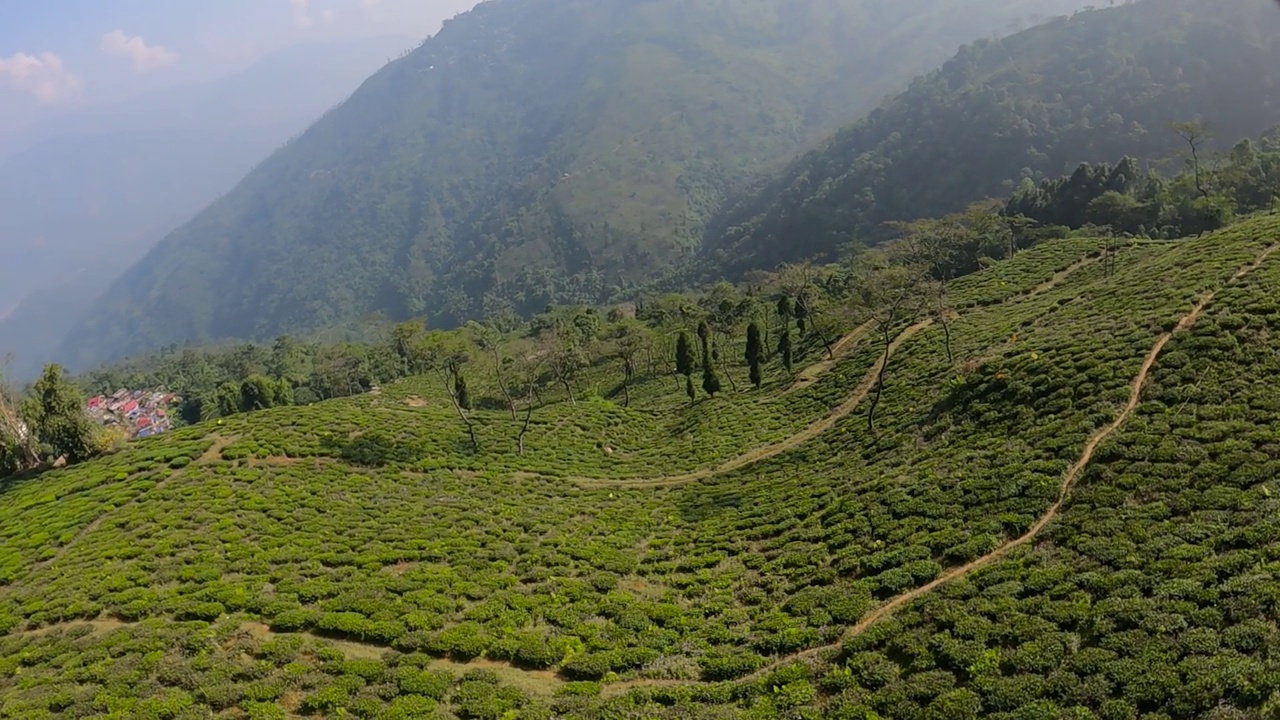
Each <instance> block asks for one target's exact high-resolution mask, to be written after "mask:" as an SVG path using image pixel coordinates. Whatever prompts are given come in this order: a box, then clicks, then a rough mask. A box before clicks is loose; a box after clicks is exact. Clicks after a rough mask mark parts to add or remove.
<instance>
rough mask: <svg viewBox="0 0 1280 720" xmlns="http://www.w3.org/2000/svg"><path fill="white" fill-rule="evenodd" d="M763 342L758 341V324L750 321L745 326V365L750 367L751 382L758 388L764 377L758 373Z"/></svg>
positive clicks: (762, 354) (761, 358)
mask: <svg viewBox="0 0 1280 720" xmlns="http://www.w3.org/2000/svg"><path fill="white" fill-rule="evenodd" d="M763 356H764V344H763V343H761V341H760V326H759V325H757V324H755V323H751V324H750V325H748V326H747V355H746V360H747V365H748V366H749V367H750V368H751V384H752V385H755V386H756V389H757V390H759V389H760V385H761V384H762V383H763V382H764V378H763V376H762V375H761V373H760V363H761V361H762V360H763V359H764V357H763Z"/></svg>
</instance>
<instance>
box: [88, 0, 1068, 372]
mask: <svg viewBox="0 0 1280 720" xmlns="http://www.w3.org/2000/svg"><path fill="white" fill-rule="evenodd" d="M1080 4H1081V3H1080V2H1077V1H1076V0H1055V1H1054V2H1045V0H1001V1H1000V2H992V1H991V0H963V1H960V2H957V1H956V0H945V1H943V0H914V1H913V2H899V1H893V2H890V1H888V0H804V2H800V3H796V2H782V1H781V0H733V1H730V0H693V1H685V0H682V1H680V2H676V0H646V1H645V2H633V1H629V0H607V1H606V2H586V0H571V1H569V2H565V1H563V0H556V1H552V0H494V1H493V2H487V3H484V4H482V5H480V6H479V7H478V8H476V9H475V10H474V11H473V12H470V13H467V14H465V15H463V16H461V17H459V18H457V19H455V20H454V21H452V22H450V23H448V24H447V25H446V27H445V28H444V29H443V30H442V31H441V32H440V33H439V34H438V35H437V36H436V37H434V38H432V39H430V40H429V41H427V42H426V43H424V45H423V46H422V47H421V48H419V49H418V50H417V51H416V52H414V53H413V54H411V55H410V56H409V57H407V58H405V59H403V60H401V61H399V62H396V63H394V64H392V65H391V66H389V67H387V68H385V69H384V70H383V71H382V72H379V73H378V74H377V75H375V76H374V77H373V78H371V79H370V80H369V81H368V82H366V83H365V85H364V86H363V87H362V88H361V89H360V91H359V92H358V93H356V95H355V96H354V97H353V98H352V99H351V100H350V101H349V102H347V103H346V104H345V105H344V106H342V107H341V108H339V109H338V110H336V111H335V112H333V113H331V114H329V115H328V116H327V117H325V118H324V119H323V120H322V121H320V122H319V123H318V124H317V125H316V126H315V127H314V128H313V129H312V130H311V131H310V132H309V133H307V134H306V135H305V136H303V137H302V138H300V139H299V140H298V141H297V142H296V143H294V144H292V145H291V146H290V147H288V148H286V149H284V150H283V151H281V152H279V153H277V154H276V155H275V156H273V157H272V158H270V159H269V160H268V161H266V162H265V163H263V164H262V166H261V167H260V168H259V169H258V171H257V172H255V173H254V174H253V175H251V176H250V177H249V178H247V179H246V180H245V181H244V182H243V183H242V184H241V185H240V186H239V187H238V188H236V190H235V191H233V192H232V193H230V194H228V195H227V196H226V197H225V198H223V199H222V200H220V201H219V202H217V203H215V204H214V205H213V206H212V207H210V208H209V209H208V210H207V211H205V212H204V213H202V214H201V215H199V216H198V217H197V218H196V219H195V220H194V221H193V222H191V223H190V224H188V225H186V226H184V227H183V228H181V229H179V230H178V231H177V232H175V233H173V234H172V235H171V236H170V237H169V238H167V239H166V240H165V242H164V243H163V244H162V245H161V246H160V247H159V248H158V249H156V251H155V252H153V253H151V254H150V255H149V256H148V257H147V258H146V259H145V260H143V261H142V262H141V263H140V264H139V265H137V266H136V267H135V268H133V269H132V270H131V271H130V272H129V273H128V274H127V275H126V276H125V277H124V278H123V279H121V280H120V281H119V282H118V283H117V284H116V285H115V287H114V289H113V290H112V292H111V293H110V295H109V297H108V299H107V301H106V302H104V303H102V305H101V306H100V307H99V308H97V310H96V311H95V312H93V313H91V314H89V315H88V316H87V317H86V318H85V319H84V320H83V322H82V323H81V324H80V325H79V327H78V328H77V329H76V330H75V332H74V333H73V334H72V335H71V336H70V338H69V340H68V342H67V345H66V348H65V350H66V352H65V353H64V355H65V356H66V357H67V358H68V359H79V360H80V361H82V362H83V361H90V360H98V359H103V358H116V357H120V356H121V355H124V354H127V353H128V352H129V351H130V350H132V349H133V348H135V347H139V346H141V347H150V346H158V345H162V344H167V343H170V342H182V341H184V340H187V339H193V340H197V341H204V340H213V339H219V338H226V337H240V338H262V337H268V336H272V335H275V334H278V333H280V332H283V331H286V330H294V331H297V330H305V329H315V328H327V327H332V326H335V325H340V324H343V323H353V322H356V321H358V320H359V319H360V318H362V317H364V316H365V315H366V314H367V313H369V312H373V311H381V312H384V313H386V314H388V315H391V316H393V317H403V316H409V315H419V314H427V315H431V316H433V317H434V318H435V320H436V321H437V322H442V323H452V322H457V321H458V320H461V319H464V318H467V317H470V316H473V315H476V314H478V313H479V311H480V310H481V309H482V305H483V302H482V299H483V297H484V296H485V295H486V294H488V293H496V294H500V295H501V296H502V297H504V298H505V299H507V300H508V301H510V302H512V303H514V304H515V305H516V306H517V308H518V309H520V310H531V309H541V308H542V307H544V306H545V305H546V304H547V302H548V301H549V300H552V299H555V300H566V299H574V298H596V297H598V296H600V295H601V294H602V293H604V292H605V291H606V290H607V288H609V287H612V286H616V285H618V284H623V283H628V282H635V281H638V280H643V279H646V278H648V277H651V276H652V275H653V274H654V273H655V272H656V271H658V270H662V269H665V268H669V267H671V266H672V265H673V264H675V263H677V262H679V261H681V260H682V259H685V258H687V257H688V256H689V255H690V253H691V252H692V251H693V250H694V249H695V248H696V245H697V243H698V241H699V239H700V237H701V233H702V230H703V227H704V225H705V223H706V220H707V219H708V218H709V217H710V216H711V214H712V213H713V211H714V210H715V208H716V207H717V206H718V205H719V203H720V202H721V200H722V199H723V198H724V197H726V196H727V195H729V194H730V193H731V192H733V191H735V190H736V189H738V188H740V187H742V186H743V184H744V182H745V181H746V180H747V179H748V178H749V177H750V176H751V174H752V173H753V172H755V171H759V170H761V169H764V168H767V167H770V166H771V165H773V164H774V163H777V162H782V161H784V160H786V159H787V158H789V157H791V156H793V154H794V153H795V152H796V151H797V150H798V149H800V148H802V147H804V146H805V145H807V144H809V143H811V142H813V141H815V140H817V139H819V138H820V137H822V136H823V135H824V134H825V133H827V132H830V131H831V130H833V129H834V128H836V127H838V126H839V125H840V124H842V123H844V122H847V121H848V120H849V119H850V118H852V117H857V116H858V115H860V114H861V113H863V112H866V111H868V110H869V109H871V108H872V107H874V106H875V104H877V103H878V102H879V101H880V99H881V98H882V97H883V96H884V95H885V94H887V93H890V92H893V91H895V90H897V89H898V88H900V87H902V85H903V84H905V83H906V82H907V81H908V80H909V79H910V78H911V77H912V76H914V75H916V74H918V73H919V72H923V71H925V70H927V69H928V68H930V67H933V66H936V64H937V63H939V62H941V61H942V60H944V59H945V58H946V57H948V56H949V55H951V54H952V53H953V52H954V50H955V48H957V47H958V46H959V45H960V44H961V43H963V42H967V41H971V40H973V39H976V38H978V37H983V36H988V35H992V34H994V33H997V32H1003V31H1006V30H1007V29H1008V28H1009V27H1010V26H1011V25H1015V26H1016V25H1021V24H1027V23H1029V22H1033V21H1035V20H1037V19H1039V18H1043V17H1045V16H1047V15H1051V14H1052V13H1054V12H1058V11H1069V10H1071V9H1074V8H1076V7H1078V6H1079V5H1080ZM77 364H82V363H77Z"/></svg>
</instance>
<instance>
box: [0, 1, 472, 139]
mask: <svg viewBox="0 0 1280 720" xmlns="http://www.w3.org/2000/svg"><path fill="white" fill-rule="evenodd" d="M475 4H476V0H216V1H210V2H191V1H190V0H0V138H2V137H3V136H4V135H5V134H7V133H12V132H15V131H17V130H18V129H19V128H22V127H26V126H28V125H30V124H33V123H38V122H39V121H40V120H41V119H42V118H47V117H49V116H51V115H55V114H64V113H67V112H69V111H73V110H75V109H77V108H83V107H85V106H91V105H95V104H101V103H112V102H120V101H126V100H127V99H128V98H129V97H131V96H134V95H139V94H141V93H144V92H147V91H150V90H156V89H160V88H163V87H171V86H177V85H186V84H191V83H195V82H201V81H205V80H211V79H214V78H218V77H223V76H226V75H229V74H231V73H233V72H236V71H238V70H241V69H243V68H245V67H247V66H248V65H249V64H251V63H252V62H253V61H255V60H257V59H259V58H261V57H262V56H263V55H265V54H266V53H268V52H271V51H273V50H278V49H281V48H284V47H288V46H291V45H297V44H300V43H304V42H316V41H324V40H338V39H354V38H360V37H373V36H380V35H402V36H404V37H405V39H406V45H405V47H406V49H407V48H409V47H411V46H412V45H414V44H415V43H416V41H419V40H422V39H423V38H425V37H427V36H429V35H432V34H434V33H435V32H436V31H437V30H438V29H439V28H440V23H441V22H442V21H443V20H445V19H447V18H450V17H453V16H454V15H456V14H458V13H460V12H464V11H466V10H468V9H470V8H471V7H472V6H474V5H475Z"/></svg>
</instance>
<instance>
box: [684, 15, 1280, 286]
mask: <svg viewBox="0 0 1280 720" xmlns="http://www.w3.org/2000/svg"><path fill="white" fill-rule="evenodd" d="M1277 37H1280V12H1277V8H1276V6H1275V3H1274V2H1270V0H1158V1H1157V0H1147V1H1145V2H1137V3H1132V4H1129V5H1125V6H1122V7H1117V8H1114V9H1106V10H1098V11H1094V12H1086V13H1080V14H1078V15H1075V16H1073V17H1070V18H1060V19H1058V20H1055V21H1052V22H1049V23H1046V24H1044V25H1042V26H1039V27H1035V28H1032V29H1030V30H1027V31H1024V32H1021V33H1018V34H1015V35H1013V36H1011V37H1007V38H1004V39H1002V40H988V41H981V42H978V43H976V44H974V45H972V46H970V47H967V48H965V49H963V50H962V51H961V52H960V53H959V54H958V55H957V56H956V57H955V58H953V59H952V60H950V61H949V62H947V64H946V65H945V66H943V67H942V69H941V70H939V71H937V72H934V73H932V74H930V75H927V76H925V77H923V78H920V79H919V80H917V81H916V82H914V83H912V85H911V87H910V89H908V90H907V91H906V92H904V93H902V94H900V95H898V96H897V97H895V98H893V99H892V100H890V101H888V102H887V103H886V104H885V105H884V106H883V107H881V108H879V109H877V110H876V111H875V112H873V113H871V114H870V115H869V116H868V117H867V118H866V119H864V120H862V121H860V122H858V123H856V124H854V125H851V126H849V127H846V128H844V129H842V130H841V131H840V132H839V133H837V134H836V136H835V137H834V138H832V139H830V140H829V141H827V142H826V143H824V144H823V145H822V146H820V147H818V148H816V149H814V150H813V151H811V152H809V153H807V154H805V155H804V156H803V157H801V158H799V159H798V160H796V161H795V162H794V163H793V164H792V165H791V166H790V167H789V168H787V169H786V170H785V171H784V172H782V173H780V174H779V175H778V176H776V177H774V178H772V179H771V180H770V181H769V182H768V183H766V184H764V185H763V186H762V187H761V188H759V189H757V190H756V191H754V192H752V193H748V194H747V195H745V196H744V197H742V198H740V199H739V200H737V201H736V202H734V203H732V204H730V205H729V206H727V207H726V208H725V209H724V211H723V212H722V213H721V214H720V215H719V216H718V217H717V218H716V219H715V220H714V221H713V222H712V223H711V224H710V225H709V228H708V232H707V236H706V238H705V241H704V246H703V259H702V262H703V265H704V267H706V268H708V272H709V273H711V274H718V273H723V272H725V271H726V270H742V269H747V268H751V267H769V266H772V265H774V264H776V263H778V262H782V261H788V260H796V259H799V258H805V257H811V256H830V254H831V253H832V252H833V251H834V250H836V249H837V248H838V247H839V246H841V245H843V244H845V243H847V242H850V241H853V240H860V241H863V242H868V241H871V242H874V241H875V240H877V239H881V238H883V237H884V234H885V229H884V227H883V223H884V222H885V221H889V220H911V219H916V218H921V217H932V216H936V215H941V214H945V213H948V212H953V211H956V210H959V209H960V208H962V207H963V206H964V205H965V204H966V203H969V202H972V201H974V200H979V199H982V198H985V197H991V196H1007V195H1008V194H1009V193H1010V191H1011V190H1012V189H1013V187H1014V185H1016V184H1017V183H1019V182H1020V181H1021V180H1023V179H1031V180H1033V181H1038V180H1040V179H1043V178H1044V177H1046V176H1049V177H1054V176H1057V175H1059V174H1062V173H1064V172H1070V171H1071V169H1072V168H1074V167H1075V166H1076V165H1077V164H1078V163H1081V162H1086V161H1088V162H1104V161H1106V162H1111V161H1116V160H1118V159H1119V158H1120V157H1121V156H1123V155H1126V154H1127V155H1131V156H1134V157H1136V158H1139V159H1145V160H1148V161H1163V160H1166V159H1168V158H1170V157H1173V156H1175V155H1177V154H1179V153H1181V154H1188V153H1189V147H1188V145H1187V143H1185V142H1184V141H1183V140H1182V139H1181V138H1180V137H1179V136H1178V135H1177V134H1176V133H1175V132H1174V131H1173V130H1172V129H1171V124H1172V123H1174V122H1179V121H1201V122H1204V123H1207V124H1208V126H1209V129H1210V132H1211V133H1212V135H1213V136H1215V137H1216V138H1218V139H1220V141H1221V142H1220V143H1219V144H1217V145H1216V146H1215V145H1214V144H1212V143H1210V144H1206V145H1205V147H1204V148H1203V150H1204V151H1205V152H1206V153H1208V152H1209V151H1210V150H1213V149H1214V148H1215V147H1216V148H1217V149H1225V148H1226V147H1230V145H1232V144H1234V143H1235V142H1236V141H1238V140H1240V139H1241V138H1245V137H1256V136H1258V135H1259V134H1261V133H1262V132H1263V131H1264V130H1266V129H1268V128H1270V127H1272V126H1275V125H1277V124H1280V71H1277V68H1280V42H1277V41H1276V38H1277Z"/></svg>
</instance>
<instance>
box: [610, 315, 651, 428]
mask: <svg viewBox="0 0 1280 720" xmlns="http://www.w3.org/2000/svg"><path fill="white" fill-rule="evenodd" d="M615 337H616V338H617V340H618V349H617V357H618V359H619V360H621V361H622V373H623V378H622V394H623V398H624V399H623V403H624V405H625V406H626V407H630V406H631V382H632V380H634V379H635V374H636V358H637V357H638V356H639V355H640V353H642V352H644V351H645V349H646V348H648V347H649V346H650V345H651V344H652V342H653V336H652V333H650V332H649V328H647V327H645V325H644V323H641V322H639V321H637V320H623V321H622V322H621V323H619V324H618V328H617V330H616V332H615Z"/></svg>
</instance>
